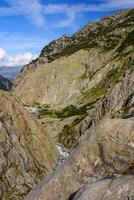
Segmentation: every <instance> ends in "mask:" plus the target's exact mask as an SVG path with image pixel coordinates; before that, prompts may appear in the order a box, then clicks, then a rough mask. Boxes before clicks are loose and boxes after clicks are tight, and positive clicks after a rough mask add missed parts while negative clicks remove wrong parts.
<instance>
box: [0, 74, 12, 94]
mask: <svg viewBox="0 0 134 200" xmlns="http://www.w3.org/2000/svg"><path fill="white" fill-rule="evenodd" d="M11 87H12V83H11V82H10V81H9V80H8V79H6V78H4V77H3V76H0V89H1V90H5V91H7V90H10V89H11Z"/></svg>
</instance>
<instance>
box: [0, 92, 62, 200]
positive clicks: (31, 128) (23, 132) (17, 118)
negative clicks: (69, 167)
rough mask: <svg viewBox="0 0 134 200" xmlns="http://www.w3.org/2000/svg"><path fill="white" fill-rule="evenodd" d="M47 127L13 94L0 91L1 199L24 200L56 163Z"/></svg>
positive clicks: (55, 154) (55, 153) (54, 150)
mask: <svg viewBox="0 0 134 200" xmlns="http://www.w3.org/2000/svg"><path fill="white" fill-rule="evenodd" d="M57 159H58V155H57V151H56V149H55V147H54V145H53V143H52V142H51V140H50V138H49V136H48V135H47V134H46V132H45V131H44V128H43V127H42V126H41V124H40V123H39V122H37V121H36V120H35V119H34V118H33V117H32V116H31V114H30V113H29V112H27V110H25V108H24V107H23V106H22V105H20V103H19V102H18V100H17V99H15V98H14V97H13V96H11V94H10V95H9V94H7V93H6V92H2V91H1V92H0V199H1V200H21V199H23V197H24V196H25V195H26V194H27V193H28V192H29V191H30V190H31V189H32V188H33V187H34V186H35V185H36V184H37V183H38V182H39V181H40V180H42V179H43V178H44V177H45V176H46V175H48V174H49V173H50V171H52V170H53V169H54V168H55V166H56V164H57Z"/></svg>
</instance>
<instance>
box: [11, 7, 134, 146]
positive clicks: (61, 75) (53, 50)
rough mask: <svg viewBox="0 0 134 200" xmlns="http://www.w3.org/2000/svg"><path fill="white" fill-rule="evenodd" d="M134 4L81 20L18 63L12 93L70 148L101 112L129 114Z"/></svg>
mask: <svg viewBox="0 0 134 200" xmlns="http://www.w3.org/2000/svg"><path fill="white" fill-rule="evenodd" d="M133 27H134V9H131V10H127V11H123V12H120V13H118V14H116V15H113V16H110V17H107V18H104V19H102V20H100V21H99V22H97V23H95V24H91V23H90V24H87V25H86V26H85V27H84V28H83V29H82V30H80V31H79V32H77V33H75V34H74V35H73V36H72V37H67V36H63V37H61V38H59V39H58V40H56V41H53V42H52V43H50V44H49V45H48V46H46V47H45V48H44V49H43V50H42V52H41V54H40V56H39V58H37V59H36V60H34V61H33V62H32V63H30V64H29V65H27V66H26V67H24V69H23V70H22V73H21V74H20V75H19V77H18V78H17V79H16V80H15V82H14V87H13V93H14V94H15V95H16V96H18V97H19V98H20V99H21V100H22V101H23V102H24V103H25V104H27V105H28V106H35V107H38V109H39V112H38V118H39V119H40V120H41V122H42V123H43V124H44V126H45V128H46V130H47V132H48V133H49V134H50V135H51V136H52V137H53V138H54V139H55V140H56V142H58V143H62V144H63V145H64V146H65V147H66V148H68V149H73V148H74V147H75V146H76V145H77V144H78V143H79V141H80V137H81V135H83V134H84V133H85V132H86V130H88V129H89V128H90V127H91V126H92V125H93V124H95V123H97V122H98V121H99V120H101V119H102V118H103V117H105V116H109V117H110V118H115V117H117V118H118V117H119V118H120V117H121V118H126V117H128V116H133V115H134V109H133V105H134V98H133V94H134V40H133V36H134V28H133Z"/></svg>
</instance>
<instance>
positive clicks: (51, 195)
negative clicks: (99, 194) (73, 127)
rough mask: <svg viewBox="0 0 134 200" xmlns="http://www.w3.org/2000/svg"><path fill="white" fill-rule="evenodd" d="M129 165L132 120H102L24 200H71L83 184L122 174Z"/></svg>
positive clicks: (133, 158)
mask: <svg viewBox="0 0 134 200" xmlns="http://www.w3.org/2000/svg"><path fill="white" fill-rule="evenodd" d="M133 164H134V119H133V118H130V119H104V120H102V122H101V123H100V124H98V125H97V126H95V127H94V128H92V130H90V132H89V133H88V134H87V136H85V138H84V139H83V141H82V142H81V143H80V145H78V147H77V148H76V149H75V150H74V152H73V153H72V154H71V155H70V157H69V159H68V160H66V161H65V162H64V163H63V164H62V165H61V166H60V167H59V168H58V169H57V170H56V171H55V172H54V173H53V174H52V175H51V176H50V177H48V179H47V180H44V181H42V182H41V183H40V184H39V185H38V186H37V187H36V188H35V190H33V191H32V192H30V193H29V195H28V196H27V197H26V198H25V200H52V199H54V200H66V199H69V198H70V199H71V195H72V194H73V193H75V192H76V191H78V190H79V189H80V188H81V187H82V186H83V185H84V184H86V183H87V182H91V181H93V180H97V179H102V178H106V177H109V176H111V177H113V176H117V175H120V174H126V173H127V172H128V171H129V168H130V167H132V166H133ZM89 199H90V198H89ZM91 200H92V198H91Z"/></svg>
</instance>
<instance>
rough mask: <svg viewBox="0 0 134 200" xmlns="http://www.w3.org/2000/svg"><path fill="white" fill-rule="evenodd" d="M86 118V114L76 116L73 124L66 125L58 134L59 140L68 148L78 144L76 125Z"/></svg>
mask: <svg viewBox="0 0 134 200" xmlns="http://www.w3.org/2000/svg"><path fill="white" fill-rule="evenodd" d="M83 119H84V116H81V117H79V118H76V119H75V120H74V121H73V122H72V123H71V124H68V125H65V126H64V127H63V129H62V131H61V133H60V134H59V135H58V139H57V142H58V143H62V144H64V146H65V147H66V148H68V149H72V148H74V147H75V146H77V144H78V140H77V139H75V131H74V127H75V126H76V125H77V124H79V123H80V122H81V121H82V120H83Z"/></svg>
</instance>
